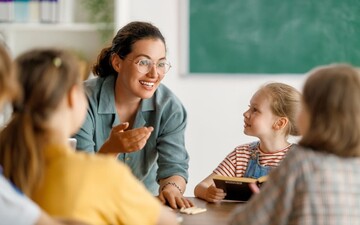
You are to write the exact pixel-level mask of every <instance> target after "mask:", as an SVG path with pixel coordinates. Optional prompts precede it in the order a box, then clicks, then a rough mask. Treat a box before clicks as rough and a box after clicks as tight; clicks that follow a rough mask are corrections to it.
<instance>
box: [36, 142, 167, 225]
mask: <svg viewBox="0 0 360 225" xmlns="http://www.w3.org/2000/svg"><path fill="white" fill-rule="evenodd" d="M45 162H46V165H45V176H44V181H43V183H42V185H41V187H40V188H39V190H37V191H36V192H35V193H34V194H33V195H32V196H31V197H32V199H33V200H34V201H35V202H37V203H38V204H39V205H40V206H41V207H42V208H43V209H44V210H45V211H47V212H48V213H49V214H51V215H53V216H59V217H66V218H74V219H78V220H81V221H84V222H87V223H90V224H94V225H102V224H112V225H117V224H131V225H136V224H141V225H146V224H149V225H150V224H155V223H156V221H157V219H158V218H159V215H160V208H161V203H160V201H158V200H157V199H156V198H155V197H154V196H152V195H151V194H150V193H149V192H148V191H147V190H146V189H145V187H144V186H143V184H141V183H140V182H139V181H138V180H137V179H136V178H135V177H134V176H133V175H132V174H131V172H130V170H129V169H128V168H127V167H126V166H125V165H124V164H121V163H119V162H118V161H117V160H116V159H115V158H112V157H110V156H101V155H91V154H87V153H81V152H75V151H73V150H71V149H69V148H66V147H63V146H61V147H60V146H49V147H48V148H46V149H45Z"/></svg>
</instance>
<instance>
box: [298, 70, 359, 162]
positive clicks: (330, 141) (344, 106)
mask: <svg viewBox="0 0 360 225" xmlns="http://www.w3.org/2000/svg"><path fill="white" fill-rule="evenodd" d="M303 104H304V106H305V108H306V109H307V111H308V113H309V117H310V121H309V128H308V129H309V130H308V131H307V132H306V134H304V135H303V137H302V139H301V140H300V141H299V144H300V145H302V146H305V147H309V148H313V149H315V150H317V151H324V152H329V153H333V154H336V155H338V156H342V157H354V156H356V157H359V156H360V72H359V69H357V68H354V67H353V66H351V65H346V64H334V65H328V66H322V67H319V68H316V69H314V70H313V71H311V72H310V75H309V77H308V79H307V80H306V82H305V85H304V89H303Z"/></svg>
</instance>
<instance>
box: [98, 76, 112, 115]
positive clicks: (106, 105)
mask: <svg viewBox="0 0 360 225" xmlns="http://www.w3.org/2000/svg"><path fill="white" fill-rule="evenodd" d="M104 79H105V80H104V82H103V84H102V87H101V90H100V98H99V108H98V113H99V114H115V113H116V110H115V92H114V91H115V90H114V89H115V81H116V76H108V77H105V78H104Z"/></svg>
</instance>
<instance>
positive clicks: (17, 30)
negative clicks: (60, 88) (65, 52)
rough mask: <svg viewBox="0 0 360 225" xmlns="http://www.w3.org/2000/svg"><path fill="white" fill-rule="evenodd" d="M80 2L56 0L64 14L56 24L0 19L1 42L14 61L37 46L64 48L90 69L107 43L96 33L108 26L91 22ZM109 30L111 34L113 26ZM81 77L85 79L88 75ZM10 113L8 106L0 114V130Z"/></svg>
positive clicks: (38, 20)
mask: <svg viewBox="0 0 360 225" xmlns="http://www.w3.org/2000/svg"><path fill="white" fill-rule="evenodd" d="M81 1H83V0H58V2H59V4H62V6H61V7H62V8H60V10H61V9H63V12H65V13H63V14H61V12H60V14H59V17H60V18H59V19H58V20H57V21H56V22H41V21H40V19H39V18H38V19H35V21H34V18H33V17H32V18H29V19H28V20H26V21H17V20H16V19H12V21H11V22H9V21H5V20H0V43H1V41H4V42H5V44H6V45H7V46H8V48H9V50H10V53H11V55H12V57H14V58H15V57H17V56H18V55H19V54H21V53H23V52H24V51H27V50H29V49H32V48H36V47H58V48H66V49H69V50H71V51H74V52H75V53H76V54H77V55H79V57H80V58H81V59H82V60H83V65H84V66H85V67H89V65H90V64H92V63H93V62H94V61H95V60H96V57H97V55H98V53H99V52H100V50H101V49H102V48H103V47H104V46H105V45H106V44H107V43H105V41H104V40H103V38H102V35H101V33H100V32H99V31H101V30H102V29H103V30H106V29H107V30H109V28H108V27H109V26H105V24H101V23H94V21H90V20H89V19H88V18H89V16H88V15H87V14H88V12H87V11H86V10H85V7H84V6H83V5H82V4H81ZM86 1H90V0H86ZM107 1H108V0H107ZM3 2H4V1H2V2H1V1H0V13H1V12H2V11H1V10H3V9H4V7H2V6H3V5H1V3H3ZM30 2H31V1H30ZM1 7H2V8H1ZM114 10H116V8H114ZM37 13H38V12H37ZM89 14H91V13H89ZM3 15H4V14H3ZM110 27H111V28H110V29H111V31H112V32H113V30H114V26H113V25H111V26H110ZM84 71H86V69H84ZM84 74H85V75H84V79H86V74H88V73H84ZM89 75H90V74H89ZM11 112H12V110H11V108H9V107H5V109H3V111H2V112H0V127H1V126H2V125H3V124H5V122H6V121H7V120H8V118H9V117H10V115H11Z"/></svg>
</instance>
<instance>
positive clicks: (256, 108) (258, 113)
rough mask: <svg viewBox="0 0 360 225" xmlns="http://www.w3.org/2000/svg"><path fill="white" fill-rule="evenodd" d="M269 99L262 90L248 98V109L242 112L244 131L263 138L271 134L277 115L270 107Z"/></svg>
mask: <svg viewBox="0 0 360 225" xmlns="http://www.w3.org/2000/svg"><path fill="white" fill-rule="evenodd" d="M270 103H271V99H270V97H268V96H267V95H266V92H265V91H263V90H259V91H257V92H256V93H255V94H254V95H253V97H252V98H251V100H250V105H249V109H248V110H247V111H245V112H244V114H243V116H244V133H245V134H246V135H250V136H254V137H258V138H260V139H261V138H265V137H269V136H270V135H272V134H273V132H274V130H273V126H274V124H275V123H276V121H277V119H278V117H277V116H275V115H274V114H273V113H272V111H271V108H270Z"/></svg>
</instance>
